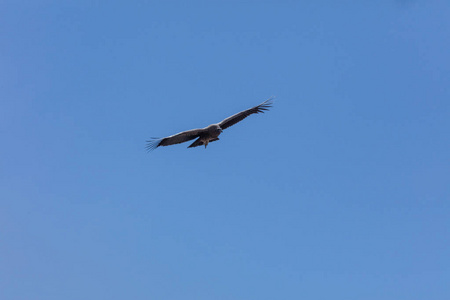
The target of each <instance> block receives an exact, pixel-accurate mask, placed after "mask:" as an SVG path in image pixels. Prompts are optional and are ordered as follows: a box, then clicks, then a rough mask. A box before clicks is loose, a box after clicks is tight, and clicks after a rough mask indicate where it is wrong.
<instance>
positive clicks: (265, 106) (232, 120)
mask: <svg viewBox="0 0 450 300" xmlns="http://www.w3.org/2000/svg"><path fill="white" fill-rule="evenodd" d="M272 103H273V97H271V98H269V99H267V100H266V101H264V102H263V103H261V104H260V105H257V106H255V107H252V108H249V109H247V110H243V111H241V112H238V113H237V114H234V115H232V116H231V117H228V118H226V119H225V120H223V121H222V122H220V123H219V126H220V128H222V129H225V128H228V127H230V126H232V125H234V124H236V123H238V122H240V121H242V120H244V119H245V118H247V117H248V116H250V115H251V114H258V113H264V111H266V110H269V108H271V107H272Z"/></svg>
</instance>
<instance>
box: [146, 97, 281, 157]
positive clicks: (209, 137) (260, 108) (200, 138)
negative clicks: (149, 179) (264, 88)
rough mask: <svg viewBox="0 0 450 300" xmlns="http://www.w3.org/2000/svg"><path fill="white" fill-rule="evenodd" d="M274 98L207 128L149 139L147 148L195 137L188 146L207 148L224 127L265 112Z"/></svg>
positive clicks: (150, 148) (181, 141) (148, 149)
mask: <svg viewBox="0 0 450 300" xmlns="http://www.w3.org/2000/svg"><path fill="white" fill-rule="evenodd" d="M272 99H273V97H272V98H269V99H267V100H266V101H264V102H263V103H261V104H260V105H257V106H255V107H252V108H249V109H246V110H243V111H241V112H238V113H237V114H234V115H232V116H231V117H228V118H226V119H225V120H223V121H222V122H220V123H217V124H211V125H209V126H207V127H205V128H201V129H191V130H187V131H183V132H180V133H177V134H174V135H171V136H168V137H165V138H152V139H151V140H149V141H147V146H146V149H147V151H151V150H154V149H156V148H158V147H159V146H170V145H174V144H180V143H184V142H187V141H190V140H193V139H196V140H195V141H194V142H193V143H192V144H191V145H190V146H189V147H188V148H193V147H197V146H201V145H204V146H205V149H206V147H207V146H208V144H209V143H211V142H214V141H218V140H219V135H220V134H221V133H222V131H223V130H224V129H227V128H228V127H230V126H233V125H234V124H236V123H238V122H240V121H242V120H244V119H245V118H247V117H248V116H250V115H251V114H258V113H264V111H266V110H269V108H270V107H272V103H273V102H272Z"/></svg>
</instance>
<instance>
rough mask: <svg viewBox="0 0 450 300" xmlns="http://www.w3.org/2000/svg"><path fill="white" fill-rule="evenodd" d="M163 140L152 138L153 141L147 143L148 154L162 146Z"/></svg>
mask: <svg viewBox="0 0 450 300" xmlns="http://www.w3.org/2000/svg"><path fill="white" fill-rule="evenodd" d="M161 140H162V138H151V140H148V141H146V142H147V144H146V145H145V149H146V150H147V152H150V151H153V150H155V149H156V148H158V147H159V146H160V143H161Z"/></svg>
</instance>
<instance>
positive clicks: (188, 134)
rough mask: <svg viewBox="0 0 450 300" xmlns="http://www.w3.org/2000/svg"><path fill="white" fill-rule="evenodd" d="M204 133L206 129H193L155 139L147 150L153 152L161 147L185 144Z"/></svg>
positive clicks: (148, 145) (149, 143) (149, 142)
mask: <svg viewBox="0 0 450 300" xmlns="http://www.w3.org/2000/svg"><path fill="white" fill-rule="evenodd" d="M204 131H205V130H204V129H192V130H187V131H183V132H180V133H177V134H174V135H171V136H168V137H165V138H153V139H151V140H149V141H147V146H146V149H147V151H152V150H154V149H156V148H158V147H159V146H169V145H174V144H180V143H184V142H187V141H190V140H193V139H195V138H197V137H199V136H200V134H202V133H203V132H204Z"/></svg>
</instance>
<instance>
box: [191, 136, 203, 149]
mask: <svg viewBox="0 0 450 300" xmlns="http://www.w3.org/2000/svg"><path fill="white" fill-rule="evenodd" d="M201 145H203V142H202V141H201V140H200V138H198V139H197V140H196V141H195V142H193V143H192V144H190V145H189V147H188V148H193V147H198V146H201Z"/></svg>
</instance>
